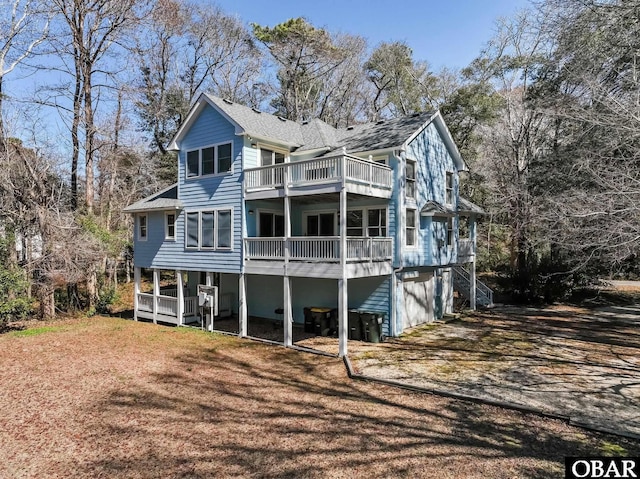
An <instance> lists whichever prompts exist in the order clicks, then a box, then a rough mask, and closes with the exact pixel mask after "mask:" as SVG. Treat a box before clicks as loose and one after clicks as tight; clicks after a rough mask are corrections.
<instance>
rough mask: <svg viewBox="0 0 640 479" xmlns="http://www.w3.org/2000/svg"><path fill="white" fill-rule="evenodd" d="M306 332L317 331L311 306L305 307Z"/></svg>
mask: <svg viewBox="0 0 640 479" xmlns="http://www.w3.org/2000/svg"><path fill="white" fill-rule="evenodd" d="M303 311H304V332H305V333H315V326H314V323H313V316H312V315H311V308H304V309H303Z"/></svg>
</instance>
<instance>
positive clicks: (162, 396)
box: [0, 317, 640, 478]
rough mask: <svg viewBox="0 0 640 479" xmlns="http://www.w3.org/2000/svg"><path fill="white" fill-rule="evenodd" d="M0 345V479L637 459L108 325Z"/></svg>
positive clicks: (268, 355)
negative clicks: (590, 457)
mask: <svg viewBox="0 0 640 479" xmlns="http://www.w3.org/2000/svg"><path fill="white" fill-rule="evenodd" d="M36 326H37V327H36V328H35V329H29V330H26V331H17V332H12V333H6V334H3V335H0V404H2V407H3V411H2V413H1V414H0V444H1V445H2V447H0V477H1V478H23V477H30V478H56V477H59V478H67V477H86V478H100V477H105V478H107V477H108V478H112V477H116V478H119V477H121V478H156V477H162V478H177V477H180V478H211V477H255V478H258V477H260V478H263V477H285V478H286V477H290V478H305V477H308V478H321V477H322V478H324V477H336V478H338V477H344V478H353V477H393V478H396V477H441V478H454V477H455V478H460V477H465V478H475V477H477V478H487V477H491V478H545V477H560V476H561V475H562V471H563V458H564V456H584V455H602V454H628V455H635V456H637V455H640V443H639V442H634V441H628V440H623V439H620V438H617V437H614V436H609V435H601V434H591V433H587V432H585V431H583V430H581V429H578V428H575V427H571V426H568V425H566V424H565V423H562V422H560V421H555V420H549V419H543V418H540V417H537V416H533V415H526V414H521V413H517V412H513V411H508V410H504V409H500V408H495V407H489V406H481V405H477V404H473V403H468V402H462V401H456V400H451V399H445V398H441V397H438V396H433V395H428V394H418V393H411V392H407V391H405V390H400V389H396V388H391V387H386V386H381V385H376V384H372V383H365V382H360V381H352V380H349V379H348V377H347V376H346V373H345V368H344V365H343V364H342V361H340V360H339V359H337V358H330V357H323V356H318V355H312V354H307V353H302V352H298V351H292V350H288V349H285V348H283V347H279V346H270V345H266V344H262V343H257V342H253V341H249V340H238V339H236V338H233V337H229V336H221V335H212V334H210V333H205V332H200V331H197V330H192V329H186V328H174V327H163V326H157V325H153V324H149V323H137V322H134V321H130V320H124V319H116V318H101V317H96V318H91V319H75V320H69V321H66V322H61V323H55V324H51V325H42V324H37V325H36Z"/></svg>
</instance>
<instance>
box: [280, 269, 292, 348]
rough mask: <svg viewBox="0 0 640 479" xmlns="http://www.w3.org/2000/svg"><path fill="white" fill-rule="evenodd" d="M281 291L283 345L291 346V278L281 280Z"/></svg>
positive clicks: (286, 277)
mask: <svg viewBox="0 0 640 479" xmlns="http://www.w3.org/2000/svg"><path fill="white" fill-rule="evenodd" d="M282 286H283V287H282V289H283V290H284V298H283V299H284V303H283V304H284V308H283V309H284V314H283V317H282V323H283V326H284V345H285V346H291V345H292V344H293V324H292V323H293V320H292V314H291V278H289V276H285V277H284V278H283V285H282Z"/></svg>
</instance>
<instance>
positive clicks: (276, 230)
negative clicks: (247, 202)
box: [258, 211, 284, 238]
mask: <svg viewBox="0 0 640 479" xmlns="http://www.w3.org/2000/svg"><path fill="white" fill-rule="evenodd" d="M258 222H259V223H260V224H259V227H258V232H259V236H260V237H262V238H274V237H278V238H282V237H283V236H284V215H283V214H280V213H271V212H268V211H261V212H260V214H259V215H258Z"/></svg>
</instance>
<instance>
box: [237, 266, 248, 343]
mask: <svg viewBox="0 0 640 479" xmlns="http://www.w3.org/2000/svg"><path fill="white" fill-rule="evenodd" d="M238 321H239V323H240V324H239V325H238V336H240V337H241V338H244V337H246V336H247V279H246V276H245V274H244V273H240V277H239V279H238Z"/></svg>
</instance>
